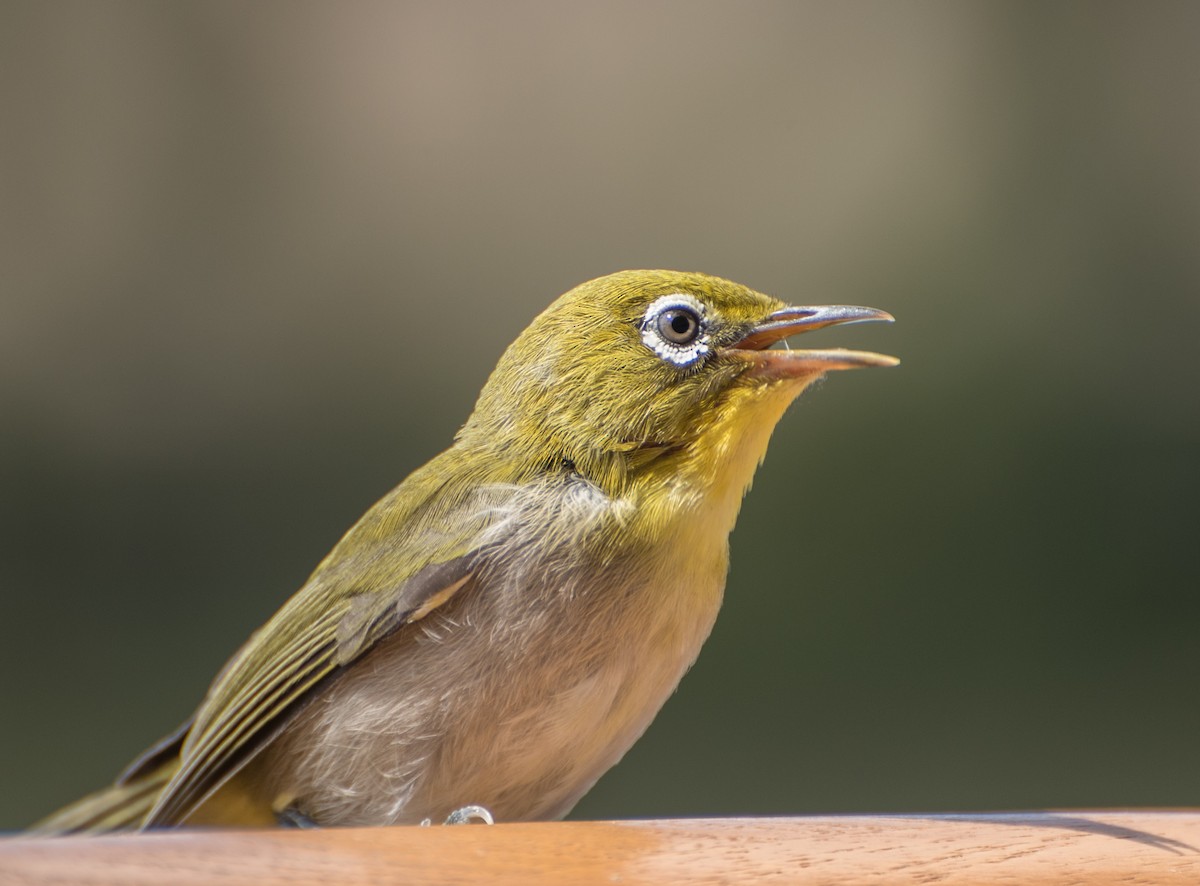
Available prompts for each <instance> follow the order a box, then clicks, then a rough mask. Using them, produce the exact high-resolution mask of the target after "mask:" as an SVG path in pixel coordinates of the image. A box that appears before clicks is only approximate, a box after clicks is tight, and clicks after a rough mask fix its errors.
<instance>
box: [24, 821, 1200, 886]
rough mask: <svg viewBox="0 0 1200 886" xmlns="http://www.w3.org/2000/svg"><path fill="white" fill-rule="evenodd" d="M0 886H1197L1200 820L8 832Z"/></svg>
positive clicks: (644, 823)
mask: <svg viewBox="0 0 1200 886" xmlns="http://www.w3.org/2000/svg"><path fill="white" fill-rule="evenodd" d="M0 883H2V884H4V886H10V884H12V886H16V884H22V886H25V884H29V886H32V884H78V886H96V884H122V886H144V884H155V886H158V884H180V886H193V884H195V886H200V884H204V886H241V884H246V886H250V884H254V886H316V884H331V883H345V884H367V883H370V884H382V883H397V884H480V886H485V884H486V886H509V884H513V886H517V884H519V886H540V884H548V883H555V884H582V886H586V884H606V886H608V884H625V886H628V884H654V886H660V884H672V883H694V884H717V883H722V884H740V883H752V884H755V886H758V884H774V883H788V884H805V883H830V884H834V883H836V884H839V886H842V884H929V883H936V884H938V886H953V884H973V886H974V884H1002V883H1003V884H1010V886H1011V884H1027V886H1044V884H1068V883H1069V884H1093V886H1105V884H1122V886H1138V884H1154V886H1172V884H1181V886H1182V884H1187V886H1197V884H1200V811H1179V812H1169V811H1161V812H1159V811H1156V812H1054V813H1037V814H1011V815H995V814H989V815H897V816H890V815H889V816H839V817H814V818H734V819H695V820H688V819H684V820H663V821H621V822H559V823H551V824H498V825H494V826H491V827H488V826H484V825H469V826H461V827H445V826H438V827H429V828H417V827H402V828H371V829H345V830H273V831H200V830H194V831H172V832H161V833H154V834H134V835H124V836H109V837H52V838H31V837H22V836H20V835H14V836H11V837H7V838H2V839H0Z"/></svg>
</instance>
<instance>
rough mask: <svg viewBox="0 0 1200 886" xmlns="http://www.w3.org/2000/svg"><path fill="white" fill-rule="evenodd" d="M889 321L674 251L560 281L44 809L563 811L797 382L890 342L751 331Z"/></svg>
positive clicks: (663, 675) (701, 617)
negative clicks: (660, 259) (134, 739)
mask: <svg viewBox="0 0 1200 886" xmlns="http://www.w3.org/2000/svg"><path fill="white" fill-rule="evenodd" d="M890 319H892V318H891V317H890V316H889V315H888V314H886V313H884V312H883V311H878V310H874V309H871V308H860V307H846V306H816V307H794V306H789V305H787V304H785V303H784V302H781V301H779V300H777V299H775V298H771V297H770V296H766V295H762V294H760V293H757V292H754V291H752V290H750V289H747V288H746V287H744V286H740V285H738V284H736V283H731V282H729V281H727V280H721V279H717V278H715V277H709V276H706V275H702V274H691V273H680V272H675V271H623V272H621V273H617V274H612V275H610V276H607V277H601V278H599V279H597V280H592V281H591V282H588V283H584V284H582V285H581V286H579V287H577V288H575V289H573V290H571V291H570V292H568V293H567V294H566V295H563V296H562V297H561V298H559V299H558V300H557V301H555V302H554V303H553V304H552V305H550V307H549V308H547V309H546V310H545V311H544V312H543V313H542V314H541V315H540V316H539V317H537V319H535V320H534V321H533V323H532V324H531V325H530V326H529V328H527V329H526V330H525V331H524V332H523V333H522V334H521V335H520V337H519V338H518V339H517V340H516V342H515V343H513V345H512V346H510V347H509V348H508V350H507V351H506V352H505V353H504V355H503V356H502V357H501V358H500V362H499V364H498V365H497V367H496V369H495V371H494V372H493V373H492V375H491V377H490V378H489V379H488V381H487V384H486V385H484V388H483V391H482V392H481V393H480V395H479V400H478V402H477V403H476V405H475V411H474V412H473V413H472V414H471V417H470V418H469V419H468V420H467V423H466V424H465V425H464V426H463V427H462V429H461V430H460V431H459V432H458V435H457V436H456V438H455V440H454V445H452V446H451V447H450V448H449V449H447V450H446V451H445V452H443V453H442V454H441V455H438V456H437V457H436V458H434V459H433V460H432V461H430V462H429V463H428V464H426V465H425V466H424V467H422V468H419V469H418V470H416V471H414V472H413V473H412V474H411V475H410V476H409V477H408V478H407V479H406V480H404V482H403V483H401V484H400V485H399V486H397V487H396V488H395V489H394V490H392V491H391V492H390V493H389V494H388V495H386V496H385V497H384V498H383V499H382V500H381V501H380V502H378V503H377V504H376V505H375V506H374V507H372V508H371V509H370V510H369V511H367V513H366V514H365V515H364V516H363V517H362V518H361V519H360V520H359V521H358V523H357V524H355V525H354V526H353V527H352V528H351V529H350V530H349V532H347V533H346V535H345V536H344V537H343V538H342V539H341V541H339V542H338V543H337V545H336V546H335V547H334V549H333V550H332V551H331V552H330V554H329V555H328V556H327V557H326V558H325V559H324V560H323V561H321V563H320V564H319V565H318V566H317V568H316V571H314V572H313V574H312V576H311V577H310V578H309V579H308V581H307V582H306V583H305V585H304V586H303V587H302V588H301V589H300V590H299V592H297V593H296V594H295V596H293V597H292V598H291V599H290V600H288V601H287V603H285V604H284V606H283V608H282V609H280V610H279V611H278V612H277V613H276V614H275V616H274V617H272V618H271V619H270V620H269V621H268V622H267V623H266V624H265V625H264V626H263V627H261V628H260V629H259V630H258V631H256V632H255V633H254V634H252V635H251V637H250V639H249V640H248V641H247V642H246V644H245V645H244V646H243V647H242V648H241V650H240V651H239V652H238V653H237V654H236V655H234V657H233V658H232V659H231V660H230V661H229V663H228V664H227V665H226V666H225V667H224V669H223V670H222V671H221V672H220V673H219V674H218V675H217V677H216V679H215V681H214V682H213V684H212V686H211V687H210V689H209V690H208V694H207V695H206V696H205V698H204V700H203V702H202V703H201V704H200V707H199V708H198V709H197V710H196V712H195V714H194V715H193V716H192V717H191V718H190V719H189V720H188V721H187V722H186V723H185V724H184V725H183V727H182V728H180V729H179V730H178V731H177V732H176V733H175V734H174V735H172V736H170V737H169V738H167V739H165V740H163V741H162V742H160V743H159V744H158V745H156V746H155V747H152V748H151V749H150V750H148V751H147V752H146V753H145V754H143V755H142V757H140V758H139V759H138V760H137V761H135V762H134V763H133V764H132V765H131V766H130V767H129V768H128V769H127V770H126V772H125V773H123V774H122V775H121V776H120V778H119V779H118V781H117V782H116V783H115V784H114V785H113V786H112V787H110V788H107V789H105V790H102V791H100V792H98V793H96V794H93V795H91V796H89V797H86V798H84V799H83V800H80V801H78V802H77V803H75V804H74V805H72V806H69V807H67V808H66V809H64V810H62V811H60V812H58V813H56V814H55V815H53V816H51V817H50V818H48V819H46V820H45V821H43V822H41V823H40V824H39V825H38V826H36V827H37V828H38V829H40V830H44V831H57V832H64V831H106V830H120V829H131V828H160V827H171V826H177V825H220V826H239V825H246V826H255V825H275V824H278V823H292V824H309V823H312V824H316V825H321V826H326V825H387V824H408V823H418V822H421V821H423V820H433V821H442V820H443V819H446V818H447V816H450V815H451V814H452V813H454V812H455V810H462V809H464V808H465V807H471V806H472V805H474V804H478V806H482V807H484V808H485V809H486V810H489V811H490V812H491V813H492V814H493V815H494V816H495V818H496V819H498V820H504V821H520V820H536V819H555V818H560V817H562V816H563V815H565V814H566V813H567V812H568V811H570V809H571V807H572V806H574V805H575V803H576V802H577V801H578V800H579V798H580V797H581V796H583V794H584V793H585V792H586V791H587V790H588V789H589V788H590V787H591V786H592V785H593V784H594V783H595V781H596V780H597V779H598V778H599V777H600V776H601V775H602V774H603V773H604V772H605V771H606V770H607V769H608V768H609V767H611V766H612V765H613V764H615V763H616V762H617V761H618V760H620V759H621V757H622V755H623V754H624V753H625V752H626V750H628V749H629V747H630V746H631V745H632V744H633V742H634V741H636V740H637V738H638V737H639V736H640V735H641V734H642V732H643V731H644V730H645V729H646V727H647V726H648V725H649V723H650V721H651V719H653V717H654V715H655V714H656V713H657V712H658V709H659V708H660V707H661V706H662V704H663V702H664V701H665V700H666V699H667V697H668V695H670V693H671V692H672V691H673V690H674V689H675V686H676V685H677V684H678V683H679V680H680V678H681V677H682V676H683V674H684V672H685V671H686V670H687V669H688V667H690V666H691V664H692V662H693V661H695V659H696V656H697V654H698V653H699V651H700V646H701V644H702V643H703V642H704V640H705V638H706V637H707V636H708V633H709V630H710V629H711V628H712V625H713V621H714V619H715V618H716V615H717V609H718V608H719V606H720V603H721V596H722V593H723V590H724V586H725V575H726V568H727V564H728V536H729V533H730V530H731V529H732V528H733V524H734V520H735V519H736V517H737V513H738V509H739V507H740V506H741V500H742V496H743V494H744V493H745V491H746V489H747V488H748V487H749V485H750V481H751V479H752V478H753V475H754V471H755V470H756V468H757V467H758V465H759V463H760V462H761V461H762V458H763V456H764V454H765V453H766V448H767V442H768V440H769V438H770V436H771V432H772V430H773V429H774V427H775V424H776V422H777V421H778V420H779V418H780V417H781V416H782V415H783V413H784V411H785V410H786V409H787V407H788V404H789V403H791V401H792V400H793V399H795V398H796V396H797V395H799V394H800V392H801V391H803V390H804V389H805V387H807V386H808V385H809V384H811V383H812V382H813V381H814V380H816V379H818V378H820V377H821V376H822V375H824V374H825V373H826V372H829V371H831V370H835V369H855V368H858V367H863V366H891V365H894V364H895V363H896V362H897V361H896V360H895V359H894V358H892V357H886V356H883V355H880V354H874V353H868V352H863V351H847V350H840V349H833V350H808V351H805V350H787V349H782V348H775V349H768V348H769V347H770V345H772V344H774V343H775V342H779V341H782V340H783V339H784V338H786V337H788V336H790V335H794V334H796V333H800V332H805V331H808V330H812V329H819V328H821V327H823V326H830V325H833V324H837V323H852V322H856V321H861V320H890Z"/></svg>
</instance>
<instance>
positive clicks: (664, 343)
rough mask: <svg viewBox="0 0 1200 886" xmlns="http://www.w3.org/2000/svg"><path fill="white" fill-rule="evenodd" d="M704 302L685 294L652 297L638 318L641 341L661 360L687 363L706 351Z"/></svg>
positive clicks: (677, 293)
mask: <svg viewBox="0 0 1200 886" xmlns="http://www.w3.org/2000/svg"><path fill="white" fill-rule="evenodd" d="M704 313H705V311H704V304H703V303H702V302H701V301H700V300H699V299H697V298H695V297H693V296H690V295H687V294H686V293H682V292H676V293H672V294H671V295H664V296H661V297H659V298H656V299H655V300H654V301H652V302H651V303H650V307H648V308H646V314H645V316H643V317H642V341H643V342H644V343H645V345H646V347H648V348H649V349H650V350H652V351H654V353H656V354H658V356H660V357H661V358H662V359H664V360H666V361H668V362H669V363H674V364H675V365H676V366H690V365H691V364H692V363H695V362H696V361H697V360H699V359H700V358H701V357H703V356H704V355H705V354H707V353H708V351H709V347H708V324H707V323H706V322H705V319H704Z"/></svg>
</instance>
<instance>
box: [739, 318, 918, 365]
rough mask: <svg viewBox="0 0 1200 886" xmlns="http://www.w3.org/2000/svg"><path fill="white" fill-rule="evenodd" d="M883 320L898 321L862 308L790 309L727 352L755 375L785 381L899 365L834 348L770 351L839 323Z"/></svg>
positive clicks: (868, 354) (892, 360) (872, 355)
mask: <svg viewBox="0 0 1200 886" xmlns="http://www.w3.org/2000/svg"><path fill="white" fill-rule="evenodd" d="M867 320H882V321H885V322H887V323H891V322H892V321H893V320H895V318H894V317H893V316H892V315H891V314H889V313H888V312H887V311H880V310H877V309H876V308H860V307H856V306H854V305H812V306H808V307H789V308H784V309H783V310H781V311H776V312H775V313H773V314H771V315H770V316H768V317H767V318H766V319H765V320H763V321H762V322H761V323H759V324H757V325H756V326H754V327H752V328H751V329H750V331H749V332H748V333H746V335H745V336H743V337H742V338H741V339H740V340H739V341H737V342H735V343H734V344H732V345H730V346H729V347H728V349H727V352H728V353H730V354H731V355H735V356H738V357H741V358H742V359H745V360H749V361H751V362H752V363H753V364H754V368H753V370H752V372H753V373H754V374H755V375H760V376H766V377H769V378H777V379H785V378H800V377H803V376H811V375H819V374H820V373H823V372H828V371H830V370H833V369H858V368H860V367H863V366H895V365H896V364H897V363H899V362H900V361H899V360H897V359H896V358H895V357H889V356H887V355H886V354H876V353H873V352H872V351H847V350H844V349H842V348H832V349H829V350H822V351H799V350H791V349H776V350H767V348H769V347H771V345H773V344H775V342H777V341H782V340H783V339H785V338H788V337H789V336H792V335H796V334H797V333H801V332H809V331H811V330H813V329H821V328H823V327H825V326H836V325H837V324H839V323H862V322H865V321H867Z"/></svg>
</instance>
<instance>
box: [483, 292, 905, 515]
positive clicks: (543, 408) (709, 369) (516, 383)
mask: <svg viewBox="0 0 1200 886" xmlns="http://www.w3.org/2000/svg"><path fill="white" fill-rule="evenodd" d="M891 319H892V318H891V316H890V315H889V314H887V313H885V312H883V311H878V310H875V309H873V308H860V307H848V306H831V305H823V306H811V307H802V306H791V305H788V304H786V303H785V302H782V301H780V300H778V299H776V298H772V297H771V296H767V295H763V294H762V293H759V292H755V291H753V290H751V289H748V288H746V287H745V286H741V285H739V284H737V283H733V282H730V281H728V280H722V279H719V278H716V277H710V276H707V275H705V274H695V273H683V272H678V271H621V272H619V273H616V274H610V275H609V276H606V277H600V278H598V279H595V280H591V281H589V282H587V283H584V284H582V285H580V286H577V287H576V288H575V289H572V290H571V291H570V292H568V293H566V294H565V295H563V296H561V297H560V298H559V299H558V300H557V301H555V302H554V303H553V304H551V305H550V307H548V308H547V309H546V310H545V311H544V312H542V314H541V315H540V316H538V317H537V318H536V319H535V320H534V321H533V323H532V324H530V326H529V327H528V328H527V329H526V330H525V331H524V332H523V333H522V334H521V335H520V337H519V338H517V340H516V341H515V342H514V343H513V344H512V345H511V346H510V347H509V348H508V350H507V351H506V352H505V353H504V356H503V357H501V359H500V362H499V364H498V365H497V366H496V369H495V371H494V372H493V373H492V375H491V377H490V378H489V380H488V382H487V384H486V385H485V387H484V388H483V391H482V393H481V394H480V396H479V401H478V403H477V404H476V408H475V412H474V414H473V415H472V416H471V418H470V420H469V421H468V422H467V424H466V426H465V427H464V428H463V430H462V431H461V432H460V441H462V442H464V443H469V444H470V445H472V446H482V447H486V448H489V449H492V451H494V452H503V453H505V458H506V459H519V460H522V461H523V462H524V463H525V464H526V465H528V466H529V468H530V469H533V470H536V469H547V468H556V467H559V466H562V465H567V466H569V467H573V468H575V469H577V470H579V471H580V473H582V474H583V475H584V476H586V477H588V478H589V479H592V480H593V481H594V482H596V483H598V484H599V485H601V486H602V487H605V488H606V489H607V490H608V491H613V489H612V488H610V487H612V486H613V485H614V484H615V485H617V486H619V485H620V484H622V483H624V482H626V481H628V480H630V479H632V478H634V477H636V475H637V473H638V472H639V470H641V469H642V468H645V467H648V466H650V465H657V468H656V469H661V467H662V466H661V464H659V463H660V462H661V461H662V459H663V457H664V456H672V455H677V454H680V453H687V452H688V451H689V450H693V456H694V455H695V452H694V451H695V450H705V451H706V452H708V454H707V455H706V456H705V458H707V459H709V460H711V459H719V458H720V457H721V453H722V452H724V453H725V454H726V455H728V454H729V448H730V447H731V446H732V447H734V448H737V449H741V448H745V446H743V445H742V444H739V443H738V441H737V440H736V439H735V438H737V437H739V436H746V435H747V433H748V432H751V431H754V433H752V434H750V436H751V437H753V438H754V439H753V440H746V441H744V442H745V445H746V446H749V447H750V448H752V449H755V450H757V451H755V452H754V453H753V461H754V465H755V466H756V465H757V462H758V461H759V460H761V457H762V454H763V452H764V451H765V448H766V440H767V438H768V437H769V436H770V431H771V429H772V428H773V427H774V425H775V422H776V421H777V420H778V418H779V417H780V415H782V413H783V411H784V410H785V409H786V407H787V404H788V403H790V402H791V400H793V399H794V398H795V397H796V396H797V395H799V394H800V392H801V391H803V390H804V388H805V387H806V386H807V385H809V384H810V383H811V382H812V381H814V380H815V379H817V378H819V377H820V376H822V375H824V374H825V373H826V372H829V371H831V370H835V369H856V368H859V367H864V366H891V365H894V364H895V363H896V362H898V361H897V360H896V359H895V358H893V357H887V356H884V355H881V354H875V353H870V352H866V351H847V350H840V349H834V350H791V349H782V348H780V349H770V346H771V345H772V344H775V343H776V342H780V341H782V340H784V339H785V338H787V337H789V336H791V335H795V334H797V333H800V332H806V331H809V330H812V329H819V328H821V327H823V326H831V325H834V324H838V323H853V322H858V321H863V320H891ZM759 438H761V443H759V442H758V440H759ZM705 443H707V444H708V445H703V444H705ZM714 447H715V448H714ZM710 450H711V451H710ZM693 460H694V459H693ZM701 468H702V469H705V470H708V469H711V470H712V471H714V472H717V473H719V469H718V467H717V466H716V465H709V466H707V467H705V466H701ZM750 472H751V473H752V472H753V468H751V469H750ZM746 482H748V478H747V479H746Z"/></svg>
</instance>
